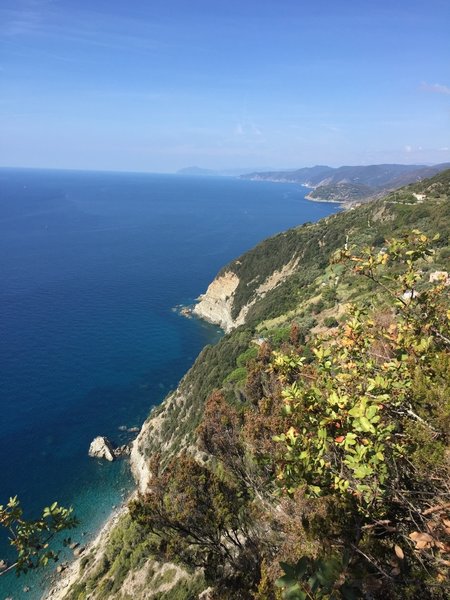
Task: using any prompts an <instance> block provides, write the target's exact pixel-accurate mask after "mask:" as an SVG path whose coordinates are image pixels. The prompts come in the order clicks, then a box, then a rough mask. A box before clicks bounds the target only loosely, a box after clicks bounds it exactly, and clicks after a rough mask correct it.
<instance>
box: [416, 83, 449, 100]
mask: <svg viewBox="0 0 450 600" xmlns="http://www.w3.org/2000/svg"><path fill="white" fill-rule="evenodd" d="M420 89H421V90H423V91H424V92H432V93H434V94H444V95H445V96H450V86H448V85H443V84H442V83H426V82H425V81H423V82H422V83H421V85H420Z"/></svg>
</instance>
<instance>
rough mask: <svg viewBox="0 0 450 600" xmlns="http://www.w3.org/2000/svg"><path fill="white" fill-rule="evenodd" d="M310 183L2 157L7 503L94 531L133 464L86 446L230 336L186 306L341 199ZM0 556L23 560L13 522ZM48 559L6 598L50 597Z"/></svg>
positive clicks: (81, 531)
mask: <svg viewBox="0 0 450 600" xmlns="http://www.w3.org/2000/svg"><path fill="white" fill-rule="evenodd" d="M307 191H308V190H307V188H304V187H301V186H298V185H294V184H282V183H271V182H263V181H248V180H243V179H238V178H226V177H187V176H178V175H158V174H141V173H111V172H89V171H88V172H82V171H61V170H60V171H56V170H29V169H10V168H3V169H0V460H1V469H0V504H6V503H7V501H8V498H9V497H11V496H16V495H17V496H18V497H19V499H20V501H21V503H22V505H23V507H24V510H25V516H26V517H28V518H36V517H37V516H38V515H39V513H40V511H41V509H42V507H44V506H47V505H49V504H50V503H52V502H53V501H58V502H59V503H60V504H62V505H64V506H73V507H74V510H75V514H76V516H77V517H78V519H79V521H80V525H79V526H78V528H77V529H76V530H75V531H73V532H70V533H68V534H67V535H70V536H71V537H72V538H73V539H75V540H77V541H79V542H81V543H82V544H85V543H86V542H87V541H89V539H91V538H92V536H94V534H95V533H96V532H97V531H98V529H99V528H100V527H101V525H102V524H103V523H104V522H105V520H107V518H108V516H109V515H110V514H111V512H112V511H113V510H114V508H115V507H117V506H118V505H120V504H121V502H123V500H124V498H126V497H127V495H128V494H129V493H130V491H131V490H132V488H133V481H132V477H131V474H130V470H129V466H128V463H127V461H126V460H119V461H117V462H114V463H108V462H106V461H101V460H96V459H92V458H89V457H88V448H89V444H90V442H91V441H92V439H93V438H94V437H95V436H98V435H105V436H107V437H109V438H110V439H111V440H112V441H113V442H114V443H115V444H122V443H128V442H129V441H130V440H131V439H132V437H133V435H136V434H135V433H133V432H130V431H128V430H129V429H132V428H134V427H139V426H140V425H141V424H142V423H143V421H144V420H145V418H146V417H147V415H148V413H149V411H150V409H151V408H152V407H153V406H155V405H157V404H159V403H160V402H161V401H162V400H163V399H164V397H165V396H166V395H167V394H168V393H169V392H170V391H171V390H173V389H174V388H175V387H176V386H177V383H178V381H179V380H180V379H181V377H182V376H183V374H184V373H185V372H186V371H187V369H189V367H190V366H191V365H192V364H193V362H194V360H195V358H196V356H197V355H198V353H199V352H200V350H201V349H202V348H203V347H204V346H205V345H206V344H214V343H216V342H217V341H218V340H219V339H220V337H221V336H222V335H223V334H222V332H221V330H220V329H218V328H217V327H216V326H213V325H210V324H208V323H205V322H202V321H200V320H195V319H188V318H185V317H183V316H181V315H180V314H179V312H178V311H177V310H176V307H177V306H180V305H190V304H192V303H193V302H194V301H195V298H196V297H197V296H198V295H199V294H200V293H202V292H204V291H205V289H206V288H207V286H208V284H209V283H210V282H211V280H212V279H213V278H214V276H215V274H216V273H217V271H218V270H219V269H220V268H221V267H222V266H223V265H225V264H226V263H227V262H229V261H230V260H231V259H233V258H236V257H237V256H239V255H240V254H242V253H243V252H245V251H246V250H248V249H249V248H251V247H252V246H254V245H255V244H256V243H258V242H259V241H261V240H262V239H264V238H266V237H268V236H270V235H273V234H275V233H277V232H280V231H283V230H285V229H287V228H289V227H293V226H295V225H299V224H301V223H304V222H306V221H316V220H318V219H320V218H321V217H324V216H326V215H330V214H332V213H334V212H336V211H337V210H339V207H338V206H337V205H335V204H324V203H315V202H310V201H308V200H305V198H304V196H305V194H306V193H307ZM64 552H65V554H64ZM64 552H63V558H64V557H67V552H68V551H67V550H65V551H64ZM0 559H5V560H8V561H11V560H12V559H13V554H12V553H11V548H10V546H9V543H8V539H7V535H6V534H5V532H4V531H0ZM51 571H52V569H49V570H47V571H46V572H45V573H43V572H39V573H38V572H35V573H32V574H31V575H30V574H27V575H24V576H21V577H19V578H17V577H16V576H15V575H14V574H13V573H9V574H7V575H4V576H0V600H3V599H4V598H13V599H14V600H17V599H19V598H24V599H28V600H36V599H38V598H40V597H41V595H42V593H43V591H44V589H45V587H46V586H48V584H49V577H50V575H49V573H50V572H51ZM28 588H29V589H28ZM24 590H25V591H24Z"/></svg>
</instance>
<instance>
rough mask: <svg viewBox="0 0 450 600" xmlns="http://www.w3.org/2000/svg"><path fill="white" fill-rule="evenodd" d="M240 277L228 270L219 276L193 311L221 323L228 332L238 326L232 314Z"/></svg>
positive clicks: (208, 319) (213, 321)
mask: <svg viewBox="0 0 450 600" xmlns="http://www.w3.org/2000/svg"><path fill="white" fill-rule="evenodd" d="M238 285H239V277H238V276H237V275H236V274H235V273H232V272H231V271H228V272H227V273H225V274H224V275H221V276H220V277H217V278H216V279H214V281H213V282H212V283H211V284H210V285H209V287H208V289H207V290H206V293H205V294H203V295H202V296H200V302H199V303H198V304H197V305H196V306H195V308H194V310H193V313H194V314H195V315H197V316H198V317H201V318H202V319H205V320H206V321H210V322H211V323H216V324H217V325H220V327H222V329H224V330H225V331H226V332H228V331H231V330H232V329H233V328H234V327H236V323H235V321H234V320H233V318H232V316H231V309H232V307H233V297H234V293H235V291H236V288H237V286H238Z"/></svg>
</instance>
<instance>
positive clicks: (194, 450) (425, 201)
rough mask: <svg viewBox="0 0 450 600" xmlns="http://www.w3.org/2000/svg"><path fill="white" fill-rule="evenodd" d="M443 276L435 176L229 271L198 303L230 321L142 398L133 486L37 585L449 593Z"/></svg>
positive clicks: (149, 594)
mask: <svg viewBox="0 0 450 600" xmlns="http://www.w3.org/2000/svg"><path fill="white" fill-rule="evenodd" d="M413 229H414V230H416V229H420V230H421V231H422V232H424V234H418V233H415V234H408V237H407V238H405V239H404V241H399V242H394V243H392V244H390V243H389V242H387V241H386V240H389V239H391V238H394V237H395V238H398V239H399V240H401V239H402V236H403V235H404V234H406V233H407V232H411V230H413ZM436 233H439V234H440V237H439V239H435V240H434V241H431V238H433V237H434V236H435V234H436ZM426 236H428V237H429V238H430V240H427V239H426ZM428 245H433V246H434V247H435V251H434V254H433V255H432V256H430V257H428V254H427V253H428V250H427V248H428ZM364 246H368V247H370V248H371V250H370V252H368V253H367V254H364V253H363V252H361V249H362V248H363V247H364ZM353 247H354V249H353ZM342 249H345V250H344V252H343V253H342V256H341V259H340V260H337V258H336V252H337V251H340V250H342ZM411 257H412V258H411ZM410 263H411V264H410ZM355 264H356V265H357V267H358V269H359V270H358V269H357V271H358V273H359V275H358V274H355V271H354V269H353V268H352V265H355ZM382 269H387V271H386V272H384V271H382ZM449 270H450V171H447V172H445V173H442V174H440V175H437V176H435V177H434V178H432V179H430V180H427V181H423V182H420V183H418V184H413V185H410V186H407V187H406V188H403V189H402V190H398V191H397V192H395V193H392V194H390V195H389V196H387V197H386V198H385V199H383V200H378V201H375V202H372V203H369V204H365V205H362V206H360V207H358V208H355V209H353V210H349V211H346V212H341V213H338V214H336V215H333V216H331V217H328V218H327V219H324V220H322V221H320V222H318V223H314V224H305V225H303V226H301V227H298V228H294V229H291V230H289V231H287V232H284V233H282V234H279V235H277V236H275V237H273V238H270V239H268V240H265V241H264V242H262V243H260V244H259V245H258V246H256V247H255V248H253V249H252V250H251V251H249V252H247V253H246V254H244V255H243V256H241V257H239V258H238V259H236V260H234V261H232V262H231V263H230V264H229V265H227V266H226V267H224V268H223V269H222V270H221V272H220V273H219V274H218V275H217V277H216V279H215V280H214V281H213V282H212V284H211V285H210V286H209V288H208V290H207V291H206V293H205V294H204V295H203V296H202V298H201V300H200V302H199V303H198V305H197V307H196V309H195V312H196V314H197V315H198V316H201V317H204V318H207V319H209V320H211V321H213V322H216V323H218V324H220V325H222V326H223V327H224V328H225V329H226V330H227V331H228V334H227V335H225V336H224V338H223V339H222V340H221V341H220V342H219V343H218V344H217V345H215V346H212V347H207V348H205V349H204V351H203V352H202V353H201V354H200V356H199V357H198V359H197V360H196V362H195V364H194V366H193V367H192V368H191V369H190V371H189V372H188V373H187V374H186V376H185V377H184V378H183V380H182V381H181V382H180V385H179V387H178V389H177V390H176V391H175V392H174V393H172V394H171V395H169V397H168V398H167V399H166V400H165V401H164V402H163V404H162V405H161V406H159V407H157V408H156V409H154V410H153V411H152V413H151V414H150V416H149V419H148V420H147V421H146V423H145V424H144V426H143V428H142V430H141V433H140V434H139V436H138V438H137V440H136V442H135V444H134V448H133V452H132V466H133V469H134V473H135V475H136V478H137V480H138V483H139V487H140V490H141V493H142V495H141V496H140V497H139V498H137V499H136V500H135V501H133V502H132V503H131V507H130V514H125V515H123V516H122V518H121V519H120V522H119V524H118V525H116V526H115V528H113V529H112V530H111V531H110V533H109V534H108V535H106V538H105V539H104V540H103V542H102V545H101V547H100V548H98V547H97V549H95V550H91V551H90V552H89V553H88V554H87V555H86V556H85V557H84V558H83V559H82V561H81V562H80V563H78V567H77V568H78V575H77V578H76V581H75V582H74V583H73V584H72V585H71V586H70V589H69V590H68V591H64V593H63V594H62V595H60V596H57V595H56V596H55V595H54V596H52V597H53V598H59V597H61V598H63V597H64V598H69V599H71V600H75V599H77V600H82V599H85V598H86V599H87V598H92V599H94V598H95V599H101V598H104V599H107V598H108V599H117V600H125V599H127V600H128V599H129V598H133V599H136V600H139V599H142V600H143V599H144V598H160V599H162V598H167V599H175V600H176V599H179V600H182V599H190V598H197V597H199V593H200V592H201V591H202V590H206V589H207V588H208V589H209V591H208V592H207V593H206V592H205V594H204V595H203V596H201V597H203V598H205V599H206V598H211V599H213V598H217V599H226V598H229V599H235V598H236V599H238V598H242V599H248V598H255V599H259V600H264V599H267V600H270V599H273V600H275V599H278V598H281V597H282V595H281V594H282V592H281V591H280V589H281V588H283V587H284V588H285V592H283V594H287V593H291V592H292V594H291V595H290V596H287V595H285V596H283V597H290V598H301V599H303V598H305V597H307V596H305V595H301V593H300V592H302V590H304V589H307V588H308V589H309V592H308V593H309V597H311V598H328V597H330V595H329V591H328V592H327V589H328V588H327V587H326V585H331V586H332V587H333V586H334V588H333V589H335V592H336V594H339V595H336V596H335V597H337V598H340V597H342V598H357V597H364V598H374V599H375V598H376V599H380V600H381V598H383V599H384V598H397V599H400V598H411V599H413V598H417V597H420V598H435V599H436V600H437V599H440V600H444V598H446V597H448V596H446V594H447V593H448V591H449V590H448V589H447V588H446V587H445V585H444V584H445V570H446V568H447V567H448V561H449V557H448V554H446V552H447V548H448V549H450V540H449V539H448V533H450V528H449V525H448V523H450V520H449V518H450V517H448V516H446V507H448V506H449V503H450V495H449V490H448V488H447V487H446V485H447V483H448V478H447V472H448V448H449V440H448V431H449V424H450V406H449V405H448V393H450V381H449V372H450V369H449V366H450V357H449V350H448V346H447V345H446V344H447V342H446V340H447V341H448V336H449V334H448V321H445V314H446V313H445V310H448V309H449V308H450V306H449V305H448V300H449V298H448V296H449V294H448V289H449V288H448V287H447V279H446V276H445V274H443V275H439V272H441V271H449ZM388 277H389V278H390V279H387V278H388ZM431 282H434V283H431ZM405 286H406V287H405ZM408 286H409V287H408ZM416 286H417V289H418V290H420V294H421V295H418V296H417V298H419V301H418V302H417V304H411V305H410V304H409V302H410V301H411V302H412V299H415V298H416V296H415V295H414V294H415V292H414V291H412V290H413V289H415V287H416ZM430 286H431V287H430ZM391 288H392V289H391ZM386 289H391V291H392V294H391V295H390V294H387V293H386ZM394 290H395V292H394ZM420 299H422V300H423V303H424V304H423V306H422V304H421V302H422V300H420ZM355 303H356V304H357V305H358V307H359V309H358V311H356V312H355V311H354V309H352V308H351V305H353V304H355ZM424 307H425V308H424ZM417 311H419V312H417ZM449 314H450V313H449ZM443 315H444V316H443ZM442 319H443V320H442ZM320 336H322V337H323V336H325V338H326V339H325V341H320V339H319V338H320ZM397 361H398V362H397ZM311 382H315V383H314V385H313V384H312V383H311ZM372 382H373V383H372ZM366 388H367V389H366ZM404 390H406V391H404ZM333 393H334V394H335V396H332V394H333ZM331 397H333V398H337V400H336V403H337V404H336V407H335V406H334V405H333V403H331V404H330V402H329V400H328V399H329V398H331ZM333 402H334V400H333ZM361 402H363V403H365V404H364V405H361ZM338 405H339V406H340V408H337V406H338ZM369 405H370V406H369ZM308 406H309V407H310V408H307V407H308ZM330 406H331V409H330ZM383 410H384V413H383V412H382V411H383ZM330 411H331V412H330ZM357 411H362V412H358V413H357ZM343 414H345V415H347V416H346V417H345V419H344V417H343V416H342V415H343ZM364 419H366V420H364ZM324 423H325V424H326V426H324V425H323V424H324ZM358 428H359V429H358ZM343 434H344V435H343ZM352 436H353V437H352ZM306 442H307V447H306V446H305V445H303V447H301V444H302V443H303V444H305V443H306ZM353 442H354V444H356V445H355V446H354V447H355V448H357V449H358V453H360V454H358V457H359V458H358V461H359V462H357V463H355V464H353V463H352V462H351V460H356V459H354V458H352V456H356V455H355V454H354V450H352V448H353V445H354V444H353ZM339 444H342V447H341V446H340V445H339ZM347 444H348V448H350V450H348V451H347ZM352 444H353V445H352ZM344 446H345V448H344ZM402 448H405V449H406V450H402ZM346 452H347V454H345V453H346ZM352 452H353V454H351V453H352ZM355 452H356V451H355ZM305 453H306V454H305ZM365 457H367V460H366V458H365ZM369 461H371V462H369ZM396 470H397V471H396ZM395 473H397V474H395ZM333 477H334V479H333ZM336 478H337V479H336ZM446 482H447V483H446ZM358 486H359V487H358ZM147 492H150V493H147ZM446 528H447V529H449V531H447V530H446ZM446 536H447V537H446ZM338 557H340V558H339V559H338ZM283 561H284V563H289V564H290V565H291V567H286V568H285V571H286V576H285V579H284V580H283V581H281V582H280V583H279V587H277V586H276V585H275V580H276V579H277V578H278V577H279V576H280V575H281V574H282V570H281V568H280V563H281V564H283ZM317 573H319V574H320V573H322V575H320V576H318V579H317V585H316V587H315V588H314V593H313V592H312V591H311V585H312V584H311V581H313V580H314V577H316V575H317ZM306 575H307V576H308V578H310V579H309V582H310V583H302V582H303V578H304V577H306ZM327 577H328V579H327ZM333 577H334V579H333ZM311 578H313V579H311ZM331 580H332V583H331V584H330V583H329V582H330V581H331ZM305 581H306V580H305ZM327 582H328V583H327ZM314 585H315V584H314ZM295 586H297V588H296V589H297V592H295V590H294V588H295ZM301 586H306V587H301ZM308 586H309V587H308ZM291 588H292V590H291V592H289V590H290V589H291ZM329 589H331V588H329ZM302 593H303V592H302ZM305 593H306V592H305ZM327 593H328V595H327ZM295 594H297V595H295ZM346 594H347V595H346Z"/></svg>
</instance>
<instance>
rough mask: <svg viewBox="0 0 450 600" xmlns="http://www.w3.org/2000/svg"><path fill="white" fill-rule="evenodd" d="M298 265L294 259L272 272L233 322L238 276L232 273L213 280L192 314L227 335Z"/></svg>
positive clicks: (228, 272)
mask: <svg viewBox="0 0 450 600" xmlns="http://www.w3.org/2000/svg"><path fill="white" fill-rule="evenodd" d="M297 266H298V259H297V258H293V259H292V260H291V261H289V262H288V263H287V264H286V265H284V266H283V267H282V268H281V269H280V270H279V271H274V272H273V273H272V274H271V275H269V276H268V277H267V278H266V279H265V280H264V281H263V282H262V283H261V284H260V285H259V286H258V287H257V288H256V289H255V291H254V295H253V298H252V299H251V300H250V302H248V303H247V304H246V305H245V306H243V307H242V308H241V310H240V311H239V314H238V316H237V317H236V318H235V319H233V317H232V316H231V314H232V310H233V303H234V298H235V294H236V290H237V287H238V285H239V283H240V281H239V277H238V276H237V275H236V274H235V273H233V272H232V271H227V272H226V273H224V274H223V275H220V276H219V277H216V278H215V279H214V281H213V282H212V283H211V284H210V285H209V287H208V289H207V290H206V293H205V294H202V295H201V296H200V301H199V303H198V304H197V305H196V306H195V307H194V310H193V311H192V312H193V313H194V314H195V315H197V316H198V317H200V318H202V319H205V320H206V321H210V322H211V323H215V324H217V325H219V326H220V327H222V329H224V330H225V332H226V333H228V332H229V331H231V330H232V329H234V328H235V327H239V325H243V324H244V323H245V319H246V317H247V314H248V311H249V310H250V308H251V307H252V306H253V305H254V304H255V303H256V302H257V301H258V300H259V299H260V298H263V297H264V296H265V295H266V294H267V293H268V292H270V291H271V290H273V289H274V288H276V287H277V286H278V285H279V284H280V283H282V282H283V281H284V280H285V279H286V278H287V277H289V276H290V275H292V273H293V272H294V271H295V269H296V268H297ZM250 283H251V282H250ZM247 285H249V284H247Z"/></svg>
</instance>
